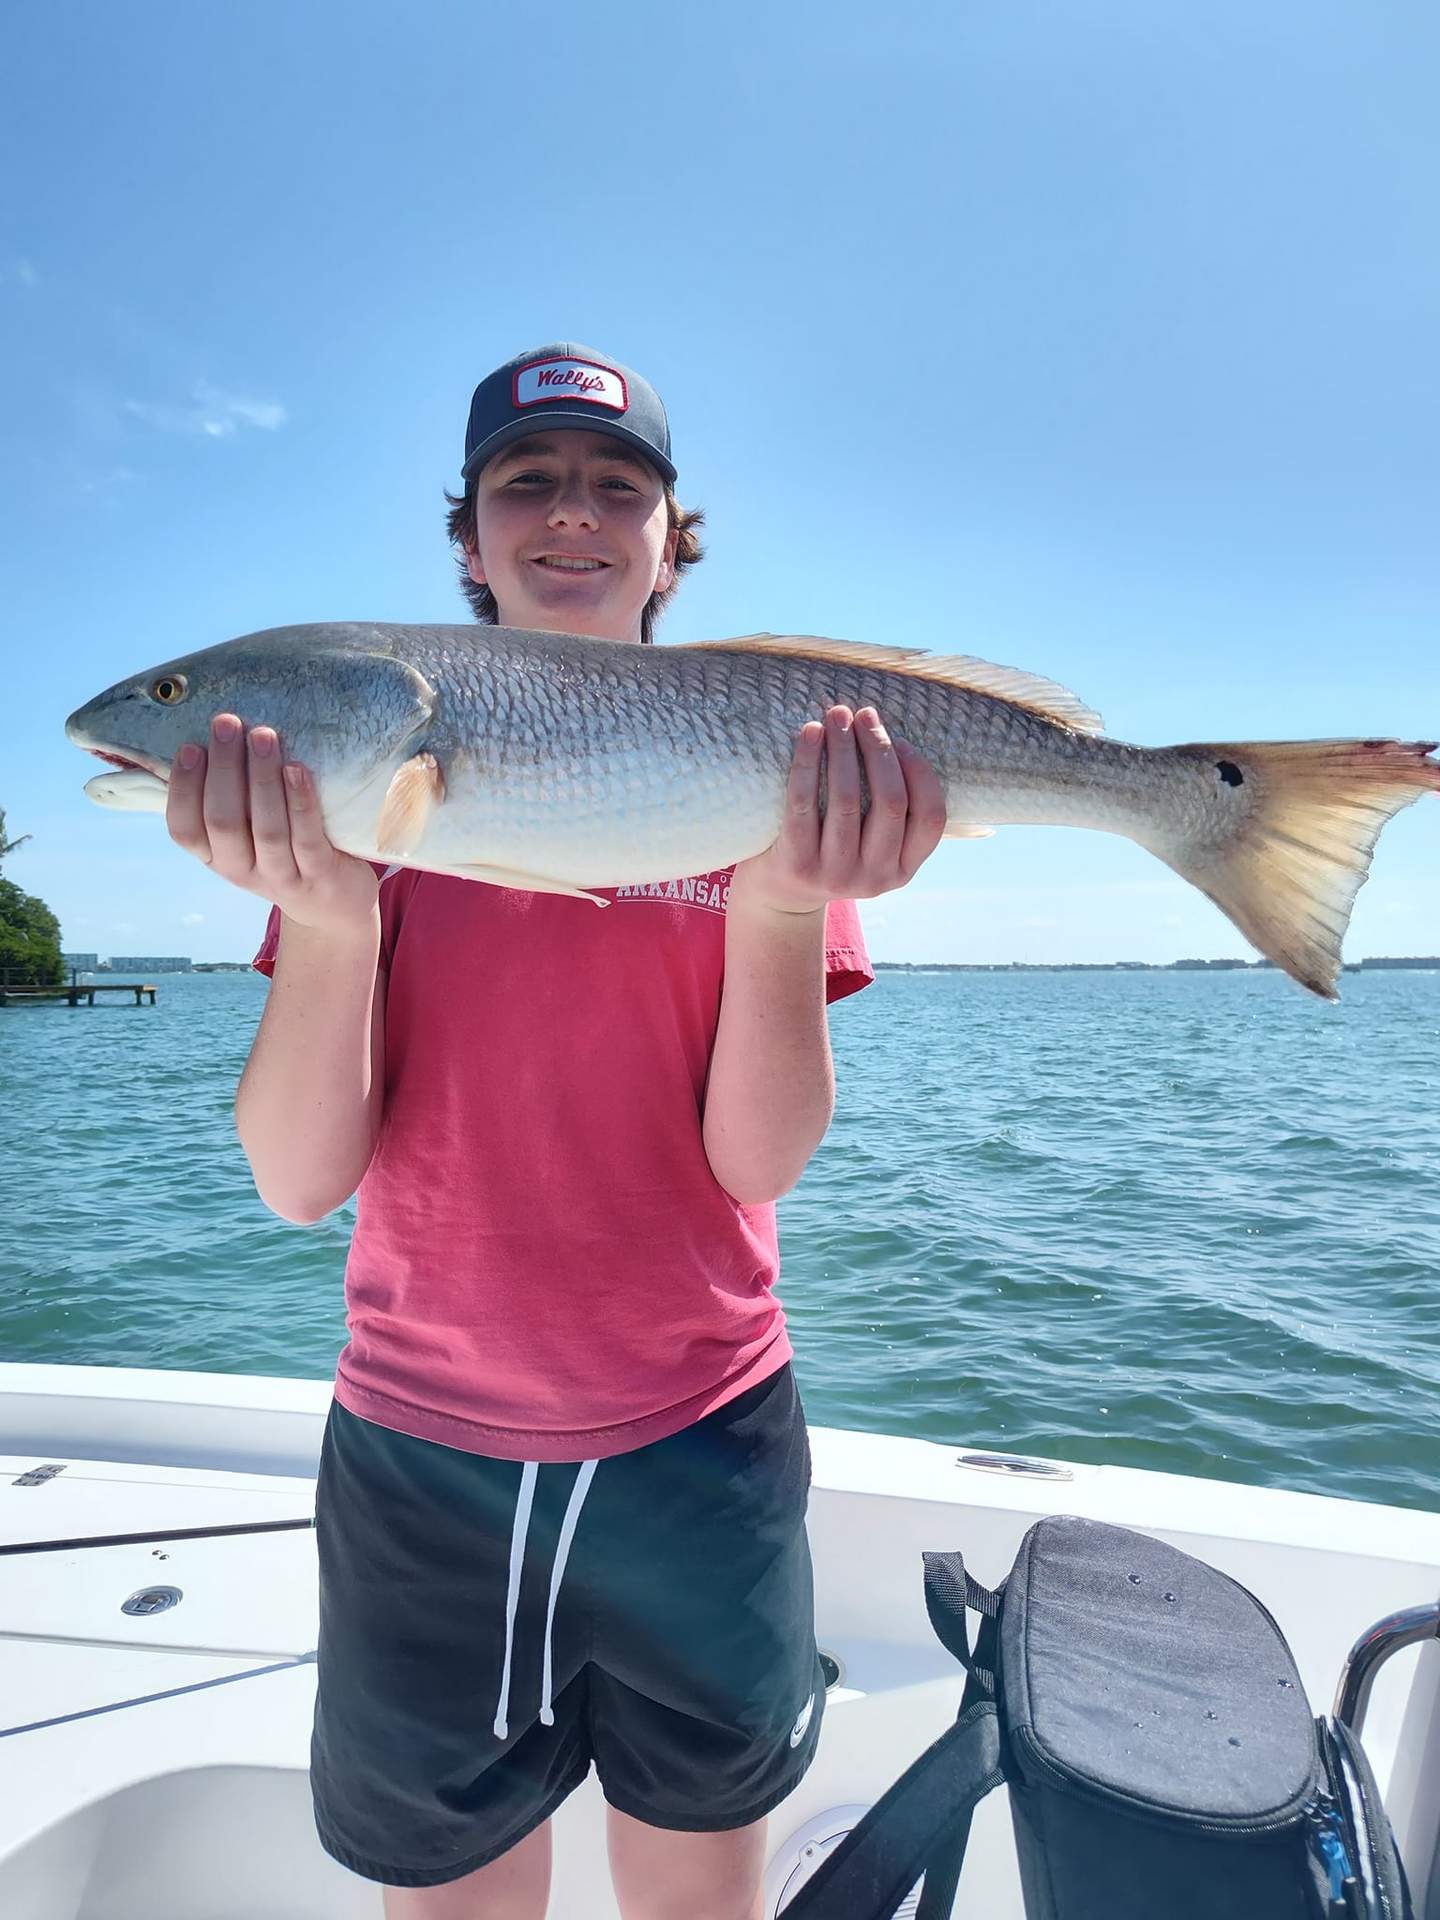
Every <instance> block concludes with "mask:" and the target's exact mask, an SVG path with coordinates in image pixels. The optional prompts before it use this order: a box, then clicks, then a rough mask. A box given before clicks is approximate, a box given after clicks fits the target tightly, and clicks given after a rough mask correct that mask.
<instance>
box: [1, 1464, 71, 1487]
mask: <svg viewBox="0 0 1440 1920" xmlns="http://www.w3.org/2000/svg"><path fill="white" fill-rule="evenodd" d="M64 1471H65V1463H64V1462H63V1461H60V1462H52V1464H51V1465H50V1466H48V1467H31V1469H30V1471H29V1472H28V1473H22V1474H21V1475H20V1478H19V1479H18V1480H12V1481H11V1482H10V1484H11V1486H12V1487H40V1486H43V1485H44V1484H45V1482H46V1481H47V1480H53V1479H54V1478H55V1476H56V1474H57V1473H63V1472H64Z"/></svg>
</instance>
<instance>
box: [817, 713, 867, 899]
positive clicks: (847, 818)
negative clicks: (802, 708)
mask: <svg viewBox="0 0 1440 1920" xmlns="http://www.w3.org/2000/svg"><path fill="white" fill-rule="evenodd" d="M859 852H860V758H859V755H858V753H857V752H856V748H855V716H854V715H853V714H852V713H851V711H850V709H849V707H831V709H830V711H829V712H828V713H827V714H826V716H825V826H824V829H823V831H822V833H821V835H820V870H821V872H822V874H824V875H825V877H826V878H827V879H830V880H834V879H837V878H839V877H840V876H841V875H848V874H850V873H851V872H852V870H853V868H854V866H855V862H856V860H857V858H858V857H859Z"/></svg>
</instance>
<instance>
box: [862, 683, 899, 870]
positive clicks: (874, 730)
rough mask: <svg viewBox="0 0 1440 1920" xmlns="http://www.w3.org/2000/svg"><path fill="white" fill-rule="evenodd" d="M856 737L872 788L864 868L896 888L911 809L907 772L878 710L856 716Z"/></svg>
mask: <svg viewBox="0 0 1440 1920" xmlns="http://www.w3.org/2000/svg"><path fill="white" fill-rule="evenodd" d="M855 735H856V738H857V740H858V741H859V743H860V756H861V759H862V760H863V762H864V765H865V779H866V781H867V783H868V784H869V787H870V811H869V813H868V814H867V815H866V816H865V824H864V826H863V827H862V828H861V830H860V859H861V865H862V867H863V868H864V871H865V873H866V874H867V876H869V877H871V878H873V879H875V880H876V881H879V880H881V879H885V880H888V881H889V882H890V883H891V884H893V881H894V875H895V869H896V866H897V865H898V863H899V859H900V849H901V847H902V845H903V844H904V840H905V827H906V818H907V813H908V809H909V805H910V795H909V791H908V789H907V787H906V783H905V769H904V767H903V766H902V765H901V763H900V756H899V755H898V754H897V753H896V751H895V747H894V743H893V742H892V740H891V738H890V734H889V732H888V731H887V729H886V726H885V723H884V721H883V720H882V719H881V718H880V715H879V714H878V713H877V712H876V711H875V709H874V707H862V708H861V710H860V711H859V712H858V713H857V714H856V716H855Z"/></svg>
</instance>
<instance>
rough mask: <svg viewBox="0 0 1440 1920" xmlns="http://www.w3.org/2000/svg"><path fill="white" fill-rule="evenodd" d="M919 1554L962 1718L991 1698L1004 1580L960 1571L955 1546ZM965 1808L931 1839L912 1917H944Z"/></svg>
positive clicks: (960, 1854)
mask: <svg viewBox="0 0 1440 1920" xmlns="http://www.w3.org/2000/svg"><path fill="white" fill-rule="evenodd" d="M924 1560H925V1611H926V1612H927V1613H928V1614H929V1616H930V1624H931V1626H932V1627H933V1628H934V1629H935V1633H936V1636H937V1638H938V1639H939V1640H940V1642H941V1644H942V1646H945V1647H947V1648H948V1649H949V1651H950V1652H951V1653H953V1654H954V1656H955V1658H956V1659H957V1660H958V1661H959V1662H960V1664H961V1666H962V1667H964V1669H965V1691H964V1693H963V1694H962V1696H961V1699H960V1716H959V1717H960V1718H961V1719H963V1718H964V1716H965V1715H966V1713H968V1712H969V1710H970V1708H971V1707H973V1706H974V1705H975V1704H976V1703H977V1702H978V1701H983V1700H993V1699H994V1698H995V1691H996V1689H995V1671H996V1664H997V1662H996V1647H995V1642H996V1637H997V1634H998V1632H999V1621H1000V1605H1001V1602H1002V1601H1003V1600H1004V1598H1005V1581H1004V1580H1002V1581H1001V1582H1000V1585H999V1586H998V1587H982V1586H981V1584H980V1582H979V1581H978V1580H977V1579H975V1577H974V1576H973V1575H972V1574H970V1573H967V1572H966V1570H965V1558H964V1555H963V1554H961V1553H958V1552H957V1553H927V1554H926V1555H925V1556H924ZM1006 1577H1007V1579H1008V1577H1009V1576H1008V1575H1007V1576H1006ZM967 1607H973V1608H974V1609H975V1611H976V1613H978V1614H979V1615H980V1616H981V1620H980V1631H979V1633H978V1634H977V1635H976V1637H975V1646H974V1650H973V1651H972V1650H971V1647H970V1637H969V1631H968V1625H967V1622H966V1619H965V1609H966V1608H967ZM971 1811H973V1809H971V1810H970V1811H967V1812H966V1813H965V1814H964V1815H963V1816H962V1817H961V1818H959V1819H957V1820H956V1822H955V1824H954V1826H953V1827H952V1828H950V1829H949V1830H947V1831H946V1832H945V1833H944V1834H943V1835H942V1836H941V1838H940V1840H939V1841H938V1842H937V1843H936V1847H935V1851H934V1853H933V1854H932V1855H931V1856H930V1859H929V1860H928V1861H927V1863H926V1866H925V1885H924V1887H923V1888H922V1889H921V1893H920V1904H919V1906H918V1907H917V1908H916V1909H915V1920H949V1916H950V1914H951V1912H952V1911H953V1909H954V1906H955V1893H956V1890H957V1888H958V1887H959V1885H960V1871H961V1868H962V1867H963V1866H964V1865H965V1850H966V1848H967V1847H968V1846H969V1844H970V1812H971Z"/></svg>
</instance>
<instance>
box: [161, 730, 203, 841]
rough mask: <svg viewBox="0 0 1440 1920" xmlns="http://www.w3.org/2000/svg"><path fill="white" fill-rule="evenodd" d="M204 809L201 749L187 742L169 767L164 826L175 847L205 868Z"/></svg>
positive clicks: (191, 742) (191, 741)
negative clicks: (190, 855) (188, 854)
mask: <svg viewBox="0 0 1440 1920" xmlns="http://www.w3.org/2000/svg"><path fill="white" fill-rule="evenodd" d="M204 806H205V749H204V748H203V747H197V746H196V744H195V742H194V741H193V740H187V741H186V742H185V744H184V745H183V746H182V747H181V748H180V749H179V751H178V752H177V753H176V755H175V758H174V760H173V761H172V762H171V764H170V784H169V789H168V791H167V792H166V795H165V825H166V827H167V829H168V830H169V834H170V838H171V839H172V840H173V841H174V842H175V844H176V845H177V846H180V847H183V848H184V849H185V851H186V852H187V853H193V854H194V855H195V857H196V859H197V860H203V861H204V862H205V864H206V866H209V864H210V838H209V835H208V834H207V833H206V831H205V810H204Z"/></svg>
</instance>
